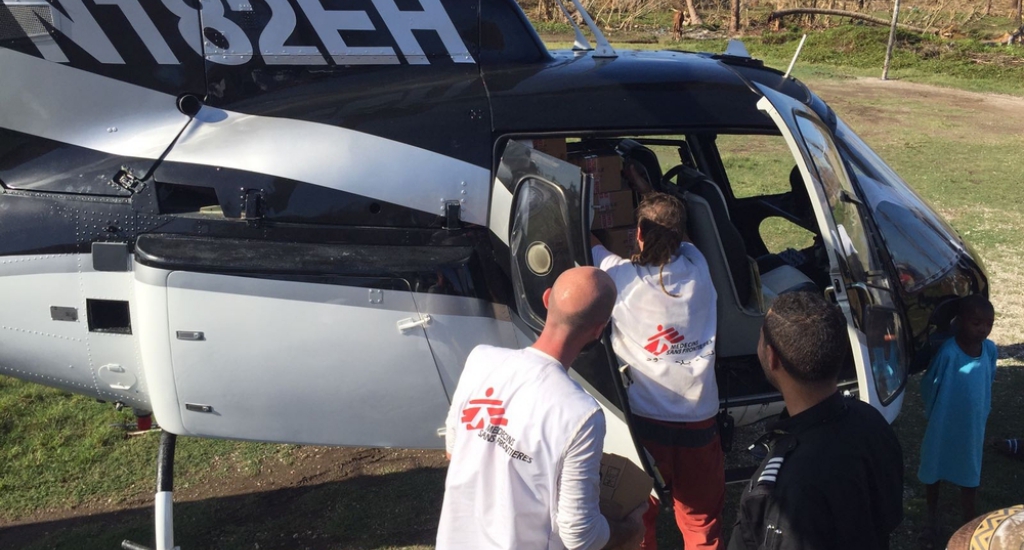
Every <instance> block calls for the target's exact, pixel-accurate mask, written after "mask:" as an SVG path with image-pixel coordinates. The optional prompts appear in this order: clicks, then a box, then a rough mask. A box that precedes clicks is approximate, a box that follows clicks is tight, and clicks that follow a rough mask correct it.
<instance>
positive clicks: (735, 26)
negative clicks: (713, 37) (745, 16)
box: [729, 0, 740, 33]
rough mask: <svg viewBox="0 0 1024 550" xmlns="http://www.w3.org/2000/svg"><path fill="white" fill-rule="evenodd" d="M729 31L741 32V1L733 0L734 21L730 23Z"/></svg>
mask: <svg viewBox="0 0 1024 550" xmlns="http://www.w3.org/2000/svg"><path fill="white" fill-rule="evenodd" d="M729 31H730V32H733V33H738V32H740V0H732V19H731V20H730V21H729Z"/></svg>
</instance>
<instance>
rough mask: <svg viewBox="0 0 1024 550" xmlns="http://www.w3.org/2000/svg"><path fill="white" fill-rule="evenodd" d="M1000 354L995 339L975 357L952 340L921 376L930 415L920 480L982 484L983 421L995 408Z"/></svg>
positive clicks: (974, 485)
mask: <svg viewBox="0 0 1024 550" xmlns="http://www.w3.org/2000/svg"><path fill="white" fill-rule="evenodd" d="M997 357H998V352H997V351H996V345H995V343H993V342H992V341H991V340H985V342H984V343H983V344H982V346H981V356H980V357H971V356H970V355H967V354H966V353H964V351H963V350H962V349H960V346H959V345H958V344H957V343H956V338H950V339H949V340H946V342H945V343H944V344H942V347H941V348H939V351H938V353H936V354H935V357H933V358H932V363H931V365H929V367H928V370H927V371H926V372H925V373H924V378H922V380H921V397H922V398H923V399H924V414H925V417H927V418H928V427H927V428H926V429H925V432H924V441H922V442H921V467H920V469H918V471H917V477H918V478H919V479H920V480H921V482H922V483H925V484H927V485H930V484H932V483H935V482H937V481H939V480H945V481H949V482H951V483H954V484H956V485H959V486H961V487H977V486H978V485H980V484H981V453H982V450H983V448H984V445H985V422H986V421H987V420H988V413H989V411H990V410H991V409H992V380H993V378H994V377H995V373H996V358H997Z"/></svg>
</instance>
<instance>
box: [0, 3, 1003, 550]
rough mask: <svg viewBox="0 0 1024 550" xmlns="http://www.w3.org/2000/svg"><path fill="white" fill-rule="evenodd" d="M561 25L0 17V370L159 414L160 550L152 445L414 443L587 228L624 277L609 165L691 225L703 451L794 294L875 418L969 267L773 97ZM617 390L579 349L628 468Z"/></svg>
mask: <svg viewBox="0 0 1024 550" xmlns="http://www.w3.org/2000/svg"><path fill="white" fill-rule="evenodd" d="M559 4H560V6H561V7H562V9H563V10H565V9H566V6H565V5H564V4H563V3H561V2H560V3H559ZM573 4H574V5H575V7H576V9H577V11H578V12H579V14H580V15H581V17H582V18H583V20H584V22H585V26H587V27H588V28H589V29H590V31H591V33H592V35H593V37H594V41H595V43H596V45H591V43H590V41H589V40H588V39H587V38H586V37H585V36H584V35H583V33H582V32H581V29H580V27H578V26H576V27H575V32H576V37H575V44H574V47H573V48H572V49H568V50H560V51H551V50H549V49H548V48H547V47H546V46H545V45H544V43H543V42H542V41H541V39H540V38H539V36H538V35H537V33H536V31H535V30H534V29H533V27H532V26H531V24H530V23H529V21H528V20H527V18H526V16H525V15H524V13H523V11H522V10H521V9H520V7H519V6H518V5H517V4H516V3H515V2H514V1H513V0H494V1H490V2H479V1H476V0H344V1H342V0H158V1H157V0H154V1H148V2H141V1H139V0H49V1H43V0H3V2H2V4H0V74H2V75H3V77H4V78H3V83H2V84H0V288H2V289H3V290H2V291H0V374H4V375H7V376H13V377H16V378H20V379H23V380H28V381H31V382H36V383H40V384H44V385H48V386H53V387H57V388H61V389H64V390H67V391H70V392H75V393H79V394H83V395H87V396H90V397H93V398H96V399H98V400H102V401H106V402H114V403H116V404H117V405H118V406H123V407H130V408H131V409H132V410H133V411H134V412H135V414H136V415H137V416H138V417H139V421H140V426H143V425H147V424H148V423H149V422H150V418H151V417H152V416H155V418H156V420H157V421H158V423H159V427H160V428H161V429H162V430H163V435H162V440H161V447H160V456H159V457H158V465H159V466H158V476H157V477H158V492H157V495H156V499H155V508H156V548H158V549H160V550H170V549H171V548H174V544H173V516H172V500H173V499H172V493H173V469H172V465H173V459H174V441H175V437H176V436H194V437H211V438H227V439H238V440H251V441H268V442H281V443H297V444H315V445H339V446H384V447H408V448H441V447H442V446H443V435H444V434H443V425H444V418H445V415H446V413H447V410H448V407H449V404H450V398H451V395H452V393H453V392H454V390H455V385H456V384H457V382H458V379H459V375H460V373H461V370H462V367H463V364H464V362H465V359H466V357H467V355H468V354H469V352H470V350H472V349H473V347H474V346H476V345H478V344H491V345H497V346H504V347H523V346H526V345H529V344H530V343H532V342H533V341H534V340H535V339H536V337H537V335H538V334H539V332H540V330H541V329H542V328H543V324H544V318H545V309H544V306H543V302H542V295H543V292H544V290H546V289H547V288H549V287H550V286H551V285H552V284H553V282H554V280H555V278H557V276H558V275H559V274H560V273H562V272H563V271H565V270H566V269H568V268H570V267H573V266H576V265H592V264H593V258H592V256H591V251H590V247H589V244H588V243H589V242H590V241H589V239H590V234H591V232H593V233H594V234H596V235H598V237H599V238H601V239H602V241H604V242H605V244H606V245H607V246H608V247H609V248H610V249H612V250H613V251H616V252H620V253H621V254H623V255H625V254H628V252H629V248H630V246H631V245H632V244H633V242H634V240H635V237H634V236H633V235H634V234H633V233H632V232H631V231H632V230H633V228H634V227H635V218H634V217H633V216H634V213H633V209H634V208H635V206H636V204H637V201H638V196H637V194H636V193H635V192H634V191H633V190H632V189H630V188H629V186H628V185H626V184H625V183H624V180H623V178H622V169H623V167H624V166H627V165H633V166H638V167H642V169H643V172H644V173H645V174H646V175H647V177H648V178H649V180H650V182H651V184H652V186H653V187H654V188H655V189H656V190H658V191H661V192H665V193H670V194H673V195H675V196H678V197H679V198H681V199H684V200H685V203H686V205H687V214H688V227H687V230H688V234H689V235H690V238H691V239H692V240H693V242H694V244H695V245H696V246H697V247H698V249H700V250H701V252H702V253H703V254H704V255H705V257H706V258H707V260H708V264H709V269H710V272H711V275H712V279H713V281H714V284H715V287H716V292H717V295H718V305H717V308H718V311H717V314H718V323H719V330H718V334H717V337H716V338H717V340H716V342H715V346H714V352H713V353H715V354H716V365H717V367H716V371H717V376H718V380H719V387H720V393H721V397H722V413H721V416H722V418H723V419H725V420H724V421H725V422H726V423H727V424H729V425H736V426H739V425H745V424H750V423H752V422H756V421H757V420H760V419H763V418H765V417H767V416H769V415H772V414H776V413H778V412H780V411H781V410H782V407H783V403H782V398H781V395H780V394H779V393H778V392H777V391H776V390H775V389H774V388H772V387H771V386H770V384H768V383H767V381H766V380H765V379H764V377H763V374H762V372H761V369H760V366H759V364H758V362H757V357H756V346H757V340H758V334H759V330H760V326H761V322H762V320H763V317H764V315H765V312H766V311H767V308H768V307H770V304H771V300H772V299H773V298H774V297H775V296H778V295H779V294H780V293H783V292H788V291H793V290H807V291H814V292H820V293H823V294H825V295H826V296H828V297H829V298H830V299H831V300H833V301H834V302H835V303H836V304H838V305H839V306H840V308H841V309H842V311H843V313H844V315H845V316H846V318H847V321H848V336H849V338H850V341H851V344H852V346H851V348H852V356H851V358H850V359H851V360H850V361H849V367H848V368H847V369H846V370H845V371H844V372H843V375H842V377H841V380H840V388H841V389H842V390H843V391H845V392H848V393H850V394H852V395H856V396H858V398H860V399H861V400H864V401H866V402H868V403H870V404H871V405H873V406H875V407H876V408H877V409H878V410H879V411H881V412H882V414H883V415H885V417H886V418H887V419H888V420H889V421H892V420H894V419H895V418H896V416H897V415H898V414H899V411H900V408H901V406H902V401H903V389H904V387H905V384H906V381H907V377H908V375H909V374H911V373H912V372H915V371H916V370H921V369H922V368H923V366H924V365H926V364H927V361H928V358H929V356H930V354H931V352H932V351H933V349H934V348H935V342H936V341H937V339H938V338H939V337H941V336H942V335H943V334H944V333H945V332H944V331H948V325H949V318H950V310H951V306H950V304H952V303H953V302H954V301H955V300H956V298H958V297H962V296H966V295H969V294H974V293H982V294H987V293H988V279H987V276H986V274H985V271H984V268H983V265H982V263H981V260H980V258H979V257H978V255H977V254H976V253H975V252H974V251H973V250H972V249H971V247H970V246H969V245H968V244H967V243H966V242H965V241H964V240H963V239H962V238H961V237H960V236H959V235H958V234H957V233H956V232H955V231H954V230H953V229H952V228H951V227H950V226H949V225H948V224H947V223H946V222H945V221H944V220H942V218H941V217H940V216H939V215H937V214H936V213H935V212H934V211H933V210H932V209H931V208H930V207H929V206H928V205H927V204H926V203H925V202H924V201H923V200H922V199H921V198H920V197H919V196H918V195H917V194H916V193H915V192H914V191H913V190H912V189H911V188H910V187H909V186H908V185H907V184H906V182H904V181H903V180H902V179H901V178H900V177H899V176H898V175H897V174H896V173H895V172H894V171H893V170H892V169H891V168H889V167H888V165H887V164H886V163H885V162H884V161H883V160H882V159H881V158H880V157H879V156H878V155H877V154H876V153H875V152H874V151H872V150H871V148H870V147H869V146H868V145H867V144H865V143H864V141H863V140H861V139H860V138H859V137H858V136H857V135H856V133H854V131H853V130H852V129H851V128H850V127H849V126H847V125H846V123H845V122H844V121H843V120H842V119H841V118H840V117H839V116H838V115H837V114H836V113H835V112H834V111H833V110H832V109H831V108H830V107H829V106H828V105H827V104H826V103H825V102H824V101H822V100H821V98H819V97H818V96H817V95H815V94H814V93H813V92H812V91H811V90H810V89H808V87H807V86H806V85H804V84H803V83H801V82H800V81H799V80H797V79H795V78H793V77H791V76H790V75H789V74H788V71H787V72H786V73H783V72H782V71H778V70H775V69H772V68H769V67H766V66H764V64H763V63H762V62H761V61H759V60H757V59H754V58H752V57H751V56H750V55H749V53H747V51H746V49H745V48H744V47H743V45H742V43H740V42H738V41H732V42H730V45H729V47H728V49H727V50H726V52H724V53H719V54H715V53H694V52H682V51H624V50H623V51H620V50H616V49H615V48H613V47H612V46H611V44H610V43H609V42H608V41H607V39H605V37H604V36H603V34H602V33H601V31H600V29H599V28H598V27H597V25H596V24H595V23H594V22H593V20H592V19H591V18H590V16H589V14H587V12H586V10H585V9H583V7H582V6H581V5H580V4H579V2H578V1H577V0H573ZM574 25H575V23H574ZM752 139H771V140H775V141H777V142H778V143H780V144H782V145H784V148H783V149H784V150H785V151H786V153H785V155H786V156H787V158H786V161H787V162H791V163H792V164H793V166H794V168H793V170H792V172H791V174H790V178H788V181H778V182H775V183H777V184H778V185H776V186H775V188H774V189H775V191H773V192H771V193H767V194H754V195H749V194H744V193H741V192H739V186H738V185H735V183H736V182H734V181H733V179H731V176H732V178H735V177H736V173H735V172H734V171H732V170H730V166H729V165H728V164H729V163H728V162H727V161H726V160H724V159H725V156H724V155H723V154H722V151H723V147H724V145H723V144H725V143H726V142H729V143H733V144H735V143H739V144H741V146H742V144H743V143H744V140H752ZM766 220H774V221H779V222H781V223H785V224H790V225H791V226H793V227H796V228H800V229H801V230H803V231H805V232H807V233H808V234H811V235H813V244H812V245H811V246H808V247H807V248H805V249H801V250H796V249H786V250H770V249H769V246H768V244H766V242H765V238H764V236H763V234H762V232H761V227H762V223H763V222H765V221H766ZM631 239H633V240H631ZM651 334H652V337H651V344H650V352H651V360H665V361H671V360H673V359H672V356H673V355H674V352H675V351H676V350H681V349H686V346H689V345H692V344H694V343H691V342H687V341H685V335H681V336H682V337H683V340H677V338H678V336H680V335H674V334H671V333H670V332H668V331H667V330H662V329H661V328H659V327H651ZM697 344H699V343H697ZM620 367H621V366H620V365H619V364H618V363H617V360H616V358H615V354H614V353H613V352H612V350H611V346H610V340H609V338H608V336H607V335H606V336H605V338H604V339H603V340H602V345H599V346H596V347H595V348H593V349H591V350H589V351H588V352H586V353H584V354H583V355H581V357H580V358H579V359H578V360H577V361H576V362H575V363H574V364H573V365H572V368H571V371H570V372H571V375H572V376H573V377H574V379H576V380H577V381H578V382H579V383H580V384H581V385H582V386H583V387H584V389H586V390H587V391H588V392H589V393H590V394H591V395H593V396H594V397H595V398H596V399H597V400H598V402H599V403H600V404H601V406H602V408H603V409H604V410H605V414H606V419H607V424H608V435H607V438H606V442H605V450H606V451H607V452H614V453H616V454H620V455H622V456H626V457H627V458H630V459H631V460H633V461H635V462H636V463H637V464H639V465H641V466H643V467H645V468H646V469H647V470H648V471H649V472H652V473H653V471H654V470H653V466H652V465H651V463H650V460H649V459H648V458H647V457H646V453H644V452H643V450H642V449H641V448H640V447H639V446H638V444H637V442H636V440H635V438H634V437H633V434H632V431H631V421H630V409H629V402H628V394H627V387H628V384H629V378H628V372H626V371H624V370H623V369H622V368H620ZM312 416H315V417H318V418H331V419H334V420H333V421H330V422H309V418H310V417H312ZM125 548H143V547H142V546H140V545H136V544H134V543H129V542H126V543H125Z"/></svg>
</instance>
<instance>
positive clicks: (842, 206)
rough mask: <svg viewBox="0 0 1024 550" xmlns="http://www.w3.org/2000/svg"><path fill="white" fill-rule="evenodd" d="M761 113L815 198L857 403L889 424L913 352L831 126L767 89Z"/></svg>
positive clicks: (888, 275) (898, 403) (897, 406)
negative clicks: (783, 142)
mask: <svg viewBox="0 0 1024 550" xmlns="http://www.w3.org/2000/svg"><path fill="white" fill-rule="evenodd" d="M757 86H758V88H759V89H760V90H761V92H762V93H763V94H764V97H763V98H761V99H760V100H759V101H758V104H757V106H758V108H759V109H761V110H762V111H763V112H765V113H766V114H768V116H770V117H771V118H772V120H773V121H774V122H775V124H776V125H777V126H778V127H779V131H781V132H782V135H783V137H784V138H785V139H786V143H787V144H788V145H789V148H790V151H791V152H792V154H793V157H794V158H795V160H796V164H797V166H798V167H799V169H800V174H801V176H802V177H803V180H804V183H805V185H806V186H807V191H808V193H809V195H810V197H811V198H812V200H811V203H812V205H813V207H814V214H815V217H816V219H817V221H818V227H819V228H820V230H821V237H822V240H823V241H824V244H825V249H826V251H827V253H828V257H829V265H830V272H829V279H830V282H831V285H830V286H829V288H828V289H826V294H828V295H829V296H830V297H832V298H833V299H834V301H835V302H836V303H838V304H839V306H840V307H841V308H842V310H843V313H844V314H845V315H846V318H847V327H848V330H849V336H850V342H851V345H852V348H853V360H854V365H855V368H856V372H857V387H858V392H859V397H860V399H861V400H862V401H865V402H867V403H869V404H871V405H872V406H874V407H875V408H876V409H878V410H879V411H880V412H881V413H882V414H883V415H884V416H885V417H886V419H887V420H888V421H889V422H892V421H893V420H895V418H896V416H897V415H898V414H899V411H900V408H901V407H902V405H903V395H904V393H903V389H904V386H905V385H906V381H907V367H908V356H907V349H909V348H908V346H909V341H908V335H907V333H906V331H905V330H904V328H903V327H905V326H906V322H905V319H904V318H903V314H902V313H900V308H899V307H898V304H897V302H896V300H897V298H896V296H895V293H894V291H893V288H894V286H893V280H892V275H891V273H890V271H889V270H888V269H886V267H885V265H884V264H883V263H882V262H881V259H880V258H879V257H878V249H879V248H880V247H879V246H878V245H879V242H878V240H876V239H874V237H873V235H872V234H871V229H870V228H871V227H872V226H871V223H870V220H869V219H868V215H867V213H866V212H865V211H863V210H862V207H863V202H862V201H861V200H860V199H859V198H858V195H857V190H856V189H855V188H854V186H853V184H852V183H851V181H850V177H849V175H848V173H847V170H846V167H845V165H844V163H843V160H842V157H841V156H840V152H839V149H838V148H837V147H836V144H835V143H834V141H833V139H832V137H831V135H832V133H831V131H829V129H828V127H827V126H826V125H825V124H824V123H823V122H822V121H821V119H820V118H819V117H818V115H816V114H815V113H814V111H812V110H811V109H810V108H809V107H807V106H806V105H804V104H802V103H800V102H798V101H796V100H795V99H793V98H791V97H789V96H786V95H783V94H781V93H779V92H776V91H774V90H771V89H769V88H766V87H764V86H761V85H757Z"/></svg>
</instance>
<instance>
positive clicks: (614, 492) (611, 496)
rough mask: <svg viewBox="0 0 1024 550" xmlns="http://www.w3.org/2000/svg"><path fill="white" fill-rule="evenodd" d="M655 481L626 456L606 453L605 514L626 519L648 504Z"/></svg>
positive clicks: (603, 480) (603, 474)
mask: <svg viewBox="0 0 1024 550" xmlns="http://www.w3.org/2000/svg"><path fill="white" fill-rule="evenodd" d="M653 488H654V480H653V479H651V476H649V475H647V472H645V471H643V470H642V469H641V468H640V467H639V466H637V465H636V464H633V462H632V461H631V460H629V459H627V458H625V457H621V456H619V455H613V454H609V453H604V456H602V457H601V504H600V506H601V513H602V514H604V515H605V516H607V517H609V518H612V519H622V518H624V517H626V516H627V515H629V513H630V512H632V511H633V510H635V509H636V507H637V506H640V504H642V503H644V502H646V501H647V498H648V497H649V496H650V495H651V489H653Z"/></svg>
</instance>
